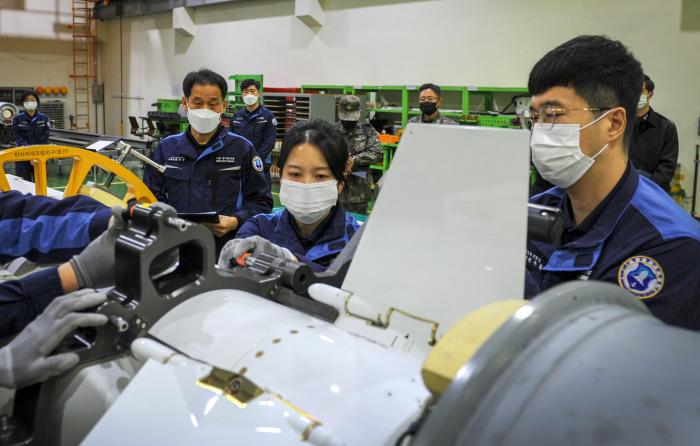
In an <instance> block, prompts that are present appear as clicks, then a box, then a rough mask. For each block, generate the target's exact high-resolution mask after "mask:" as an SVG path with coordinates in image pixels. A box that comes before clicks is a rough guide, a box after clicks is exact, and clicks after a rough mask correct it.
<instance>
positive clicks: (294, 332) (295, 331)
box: [289, 330, 299, 334]
mask: <svg viewBox="0 0 700 446" xmlns="http://www.w3.org/2000/svg"><path fill="white" fill-rule="evenodd" d="M289 332H290V333H291V334H297V333H299V331H297V330H290V331H289Z"/></svg>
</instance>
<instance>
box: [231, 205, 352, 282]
mask: <svg viewBox="0 0 700 446" xmlns="http://www.w3.org/2000/svg"><path fill="white" fill-rule="evenodd" d="M359 228H360V224H359V223H358V222H357V220H355V217H353V216H352V215H351V214H349V213H347V212H345V210H344V209H343V206H342V205H341V204H340V203H338V204H336V206H335V207H334V208H333V209H332V210H331V212H330V214H329V215H328V216H327V217H326V218H325V219H324V220H323V222H321V224H320V225H319V226H318V227H317V228H316V229H315V230H314V232H313V233H312V234H311V236H310V237H309V238H308V239H304V238H303V237H302V236H301V235H299V230H298V229H297V226H296V223H295V222H294V219H293V217H292V215H291V214H290V213H289V211H288V210H286V209H283V210H281V211H278V212H274V213H272V214H264V215H256V216H255V217H253V218H251V219H250V220H248V221H247V222H246V224H245V225H243V227H242V228H241V229H240V230H239V231H238V234H236V238H246V237H251V236H253V235H259V236H260V237H262V238H264V239H266V240H268V241H270V242H272V243H274V244H276V245H279V246H282V247H284V248H287V249H288V250H290V251H291V252H292V254H294V256H295V257H296V258H297V259H299V261H301V262H303V263H306V264H308V265H309V266H310V267H311V268H312V269H313V270H314V271H324V270H325V269H326V268H328V266H329V265H330V264H331V263H332V262H333V260H334V259H335V258H336V257H337V256H338V254H340V252H341V251H342V250H343V248H345V245H347V244H348V242H349V241H350V238H352V236H353V235H354V234H355V232H357V230H358V229H359Z"/></svg>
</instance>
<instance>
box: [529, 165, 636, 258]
mask: <svg viewBox="0 0 700 446" xmlns="http://www.w3.org/2000/svg"><path fill="white" fill-rule="evenodd" d="M638 185H639V174H638V173H637V170H636V169H635V168H634V167H632V164H631V163H630V162H628V163H627V170H626V171H625V173H624V174H623V176H622V178H621V179H620V181H619V182H618V184H617V185H616V186H615V187H614V188H613V190H612V191H611V192H610V194H608V196H607V197H606V198H605V200H603V202H602V203H600V204H599V205H598V207H597V208H596V209H594V210H593V212H591V215H589V218H587V219H586V220H585V221H583V222H582V223H581V225H579V227H578V229H579V230H581V231H583V232H584V234H583V235H581V236H580V237H579V238H577V239H576V240H574V241H571V242H568V243H564V244H563V245H560V246H558V247H557V246H556V245H555V246H553V247H552V248H554V252H552V253H551V255H549V259H548V261H547V265H546V266H545V267H544V268H543V269H544V270H547V271H585V270H590V269H592V268H593V267H594V266H595V265H596V264H597V263H598V259H599V258H600V254H601V251H602V249H603V246H604V244H605V241H606V240H607V238H608V237H609V236H610V234H611V233H612V232H613V230H614V229H615V227H616V226H617V223H618V222H619V221H620V218H622V215H623V214H624V212H625V210H626V209H627V208H628V206H629V205H630V201H631V199H632V196H633V195H634V193H635V191H636V190H637V186H638ZM559 192H561V193H559ZM548 193H549V194H553V195H559V196H560V197H561V201H560V202H559V204H558V206H557V207H559V208H560V209H562V211H563V212H564V220H565V222H567V221H569V222H573V221H574V220H573V215H571V206H570V205H569V203H568V197H567V196H566V194H565V193H564V191H563V190H561V189H559V188H555V189H554V190H552V191H551V192H548ZM569 226H571V224H570V225H569ZM570 230H574V231H575V230H577V228H570Z"/></svg>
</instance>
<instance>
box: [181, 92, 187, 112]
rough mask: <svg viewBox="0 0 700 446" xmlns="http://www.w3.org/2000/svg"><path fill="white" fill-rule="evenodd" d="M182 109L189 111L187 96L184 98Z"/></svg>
mask: <svg viewBox="0 0 700 446" xmlns="http://www.w3.org/2000/svg"><path fill="white" fill-rule="evenodd" d="M182 108H183V110H185V111H187V96H183V97H182Z"/></svg>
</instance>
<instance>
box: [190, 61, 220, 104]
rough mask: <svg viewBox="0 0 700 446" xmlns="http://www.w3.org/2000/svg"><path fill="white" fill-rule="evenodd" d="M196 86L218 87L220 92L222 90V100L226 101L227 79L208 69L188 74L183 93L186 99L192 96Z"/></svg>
mask: <svg viewBox="0 0 700 446" xmlns="http://www.w3.org/2000/svg"><path fill="white" fill-rule="evenodd" d="M195 85H214V86H217V87H219V90H221V98H222V99H224V100H225V99H226V93H227V92H228V84H227V83H226V79H224V78H223V76H221V75H220V74H219V73H215V72H213V71H211V70H209V69H207V68H200V69H199V70H197V71H190V72H189V73H187V76H185V80H183V81H182V91H183V92H184V93H185V97H188V98H189V97H190V94H192V87H194V86H195Z"/></svg>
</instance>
